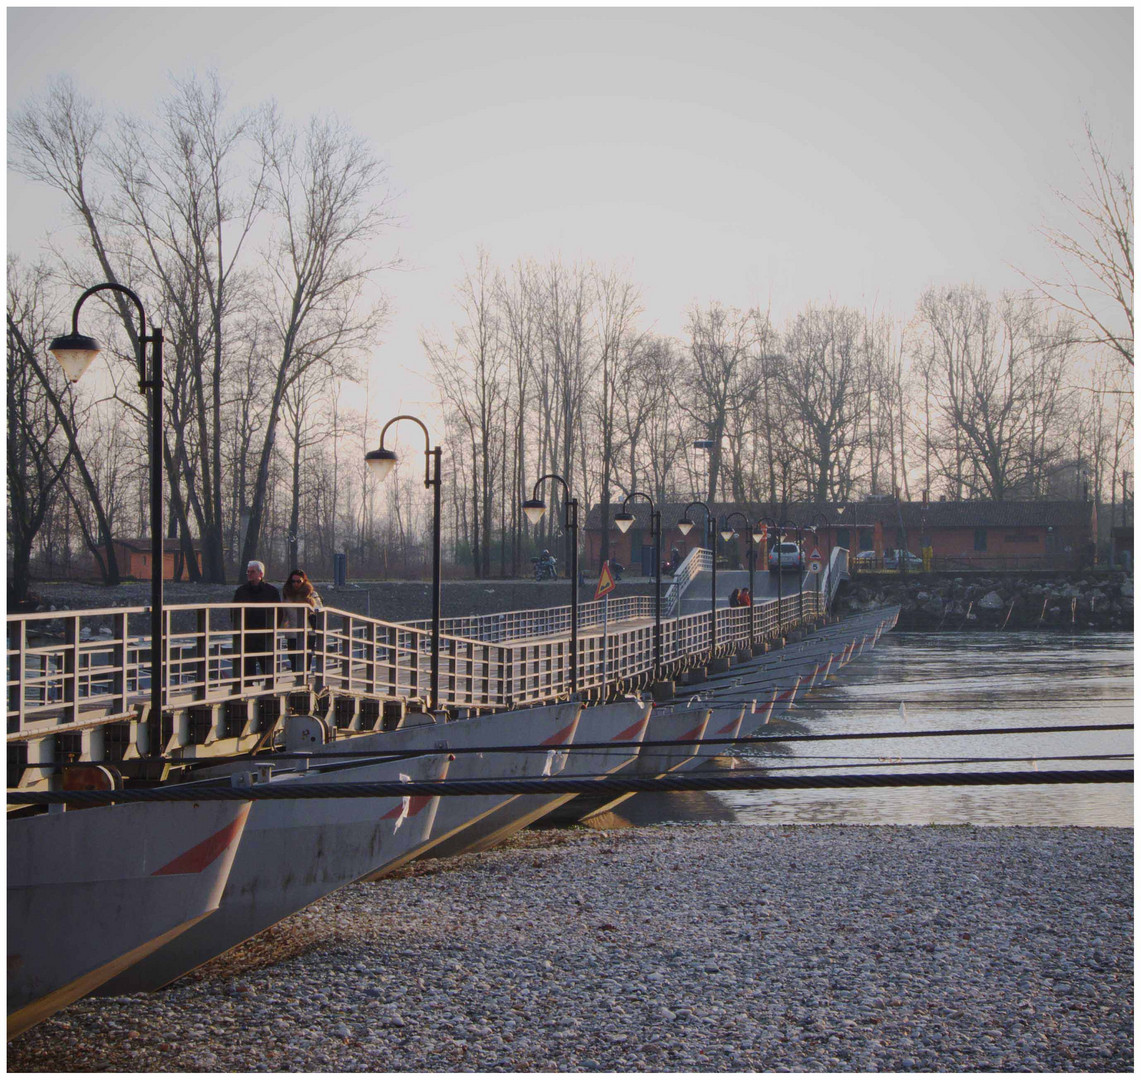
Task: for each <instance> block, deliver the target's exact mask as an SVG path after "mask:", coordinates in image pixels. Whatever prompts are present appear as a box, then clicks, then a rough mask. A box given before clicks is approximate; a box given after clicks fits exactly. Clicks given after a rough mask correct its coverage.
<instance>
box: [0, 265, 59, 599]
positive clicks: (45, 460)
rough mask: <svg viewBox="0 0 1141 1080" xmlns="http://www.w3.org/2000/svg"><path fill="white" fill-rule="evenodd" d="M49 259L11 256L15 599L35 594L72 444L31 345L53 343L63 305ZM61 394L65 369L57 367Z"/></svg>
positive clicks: (9, 461) (11, 591)
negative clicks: (55, 301) (38, 561)
mask: <svg viewBox="0 0 1141 1080" xmlns="http://www.w3.org/2000/svg"><path fill="white" fill-rule="evenodd" d="M46 277H47V272H46V270H44V268H43V267H42V266H37V267H33V268H32V269H31V270H29V271H27V272H24V271H23V270H22V268H21V267H20V266H19V264H18V263H17V261H16V260H15V259H13V258H9V259H8V311H7V314H8V352H7V391H8V396H7V421H8V427H7V458H6V461H5V464H6V467H7V480H8V515H7V522H8V546H9V548H10V550H11V553H12V560H11V564H10V566H9V573H8V603H9V606H12V605H16V606H19V605H21V604H23V603H24V602H25V600H26V599H27V596H28V587H29V584H30V579H31V574H30V566H31V557H32V550H33V546H34V544H35V542H36V538H37V536H38V535H39V532H40V529H41V528H42V527H43V524H44V521H45V520H46V518H47V516H48V514H49V512H50V511H51V509H52V506H53V504H54V503H55V501H56V499H57V497H58V494H59V490H60V486H61V484H60V481H61V480H62V478H63V476H64V473H65V472H66V470H67V468H68V465H69V464H70V462H71V449H70V447H69V446H68V444H67V440H66V438H64V437H63V435H62V432H61V430H60V416H59V414H58V413H57V412H56V410H55V409H54V408H53V407H52V403H51V401H50V400H49V398H48V394H47V392H46V390H45V388H44V386H43V384H42V383H41V382H40V380H39V378H38V377H37V375H36V372H35V369H34V368H33V367H32V365H31V364H29V363H28V354H29V353H30V352H35V351H42V350H43V349H45V348H46V346H47V341H48V339H49V335H50V334H52V333H53V331H52V329H51V327H52V326H55V325H58V312H56V311H55V310H53V308H52V307H51V306H50V304H49V301H48V298H47V295H46V289H45V280H46ZM49 378H50V379H51V380H52V381H53V383H55V384H56V389H55V393H56V395H57V397H58V396H59V394H60V393H61V392H62V383H63V376H62V374H51V375H49Z"/></svg>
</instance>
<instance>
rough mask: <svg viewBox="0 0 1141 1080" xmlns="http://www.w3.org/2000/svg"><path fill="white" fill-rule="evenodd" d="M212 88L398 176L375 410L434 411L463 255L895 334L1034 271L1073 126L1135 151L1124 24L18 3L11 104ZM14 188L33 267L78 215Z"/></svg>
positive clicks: (1014, 14) (17, 228)
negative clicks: (213, 74)
mask: <svg viewBox="0 0 1141 1080" xmlns="http://www.w3.org/2000/svg"><path fill="white" fill-rule="evenodd" d="M210 68H215V69H217V70H218V72H219V73H220V75H221V77H222V80H223V83H224V84H225V85H227V86H228V88H229V90H230V94H231V101H232V103H233V104H234V105H235V106H243V105H254V104H257V103H259V102H261V101H264V100H265V99H267V98H270V97H272V98H275V99H276V100H277V102H278V103H279V105H280V107H281V110H282V112H283V113H284V114H285V115H286V116H288V117H290V118H292V119H295V120H297V121H299V122H303V121H304V120H305V119H306V118H307V117H308V116H309V115H310V114H311V113H313V112H334V113H336V114H338V115H339V116H341V117H342V118H344V119H345V120H347V121H348V122H349V123H350V124H351V125H352V126H353V127H354V128H355V129H356V130H357V131H358V132H359V133H360V134H361V135H363V136H364V137H365V138H366V139H368V140H369V142H370V143H371V144H372V146H373V148H374V149H375V151H376V152H377V153H378V154H379V155H380V156H382V157H383V158H384V159H385V160H386V161H387V163H388V165H389V168H390V178H391V181H392V184H393V187H394V188H395V189H396V191H397V192H398V202H397V205H396V209H397V211H398V212H399V214H400V215H401V217H402V218H403V220H404V225H403V227H402V228H401V229H400V230H399V232H398V233H396V234H391V233H390V234H389V235H388V237H387V239H386V241H385V244H386V247H385V248H384V249H383V250H382V252H381V254H382V255H383V256H387V255H390V254H391V253H392V251H393V250H394V249H395V248H397V247H398V248H399V251H400V253H401V254H402V255H403V257H404V258H405V259H406V260H407V262H408V263H409V265H410V267H412V269H410V270H409V271H408V272H405V273H400V274H394V275H390V276H389V277H388V279H387V291H388V293H389V295H390V297H391V298H392V302H393V316H392V319H391V322H390V324H389V327H388V329H387V331H386V335H385V342H384V344H383V345H382V346H381V347H380V348H379V349H378V350H377V352H376V354H375V357H374V360H373V373H374V377H373V384H374V386H376V385H377V384H378V383H379V382H382V383H383V385H384V387H385V391H386V393H385V397H384V400H383V402H382V403H380V405H379V407H380V409H381V411H385V410H391V409H394V408H407V407H410V406H413V405H416V404H418V403H419V402H421V401H423V400H424V399H426V398H427V397H429V396H430V391H429V390H428V388H427V384H426V383H424V382H423V381H422V380H420V379H417V378H416V377H415V376H414V375H413V374H406V375H398V374H397V373H399V372H402V371H403V372H408V373H415V372H417V371H421V370H423V368H424V360H423V355H422V352H421V350H420V347H419V344H418V334H419V331H420V329H421V328H422V327H425V326H428V327H435V328H438V329H440V330H445V329H446V328H447V327H448V326H449V324H450V322H451V320H452V318H453V315H454V308H453V304H452V299H451V290H452V287H453V285H454V284H455V282H456V281H457V280H458V278H459V277H460V276H461V274H462V270H463V267H462V260H463V259H465V258H466V259H468V260H469V261H470V260H471V258H472V256H473V254H474V251H475V248H476V245H478V244H483V245H484V246H485V247H487V249H488V250H489V252H490V253H491V256H492V258H493V260H494V261H495V262H496V263H498V264H500V265H504V266H506V265H508V264H509V263H510V262H512V261H513V260H514V259H516V258H518V257H520V256H534V257H536V258H538V259H540V260H546V259H548V258H550V257H552V256H555V255H558V254H561V255H562V256H563V257H564V258H565V259H566V260H567V261H572V260H574V259H578V258H581V259H591V260H594V261H596V262H598V263H601V264H604V265H609V264H613V263H616V264H619V265H623V266H626V267H627V268H628V271H629V273H630V276H631V277H632V279H633V280H634V281H635V282H636V283H638V284H639V285H640V286H641V288H642V294H643V300H644V306H645V310H646V316H645V318H646V322H647V323H649V324H652V325H654V326H655V327H656V328H657V329H658V330H659V331H661V332H664V333H673V334H680V333H681V331H682V329H683V326H684V312H685V309H686V307H687V306H688V305H690V304H691V303H693V302H697V303H707V302H708V301H710V300H714V299H716V300H720V301H721V302H723V303H725V304H727V305H735V306H739V307H747V306H749V305H752V304H758V303H759V304H761V305H765V306H771V308H772V311H773V315H774V317H775V318H776V319H777V321H778V322H783V320H784V319H785V318H786V317H788V316H789V315H791V314H792V313H794V312H795V311H796V310H798V309H799V308H800V307H802V306H803V305H804V304H806V303H807V302H809V301H827V300H829V299H832V300H835V301H837V302H840V303H845V304H851V305H856V306H860V307H864V306H866V307H868V308H871V307H872V306H873V305H874V306H875V308H876V309H877V310H878V311H887V312H889V313H892V314H895V315H896V316H898V317H899V318H901V319H907V318H909V317H910V315H911V312H912V310H913V308H914V304H915V300H916V298H917V297H918V296H919V294H920V293H921V292H922V291H923V290H924V289H925V288H926V287H927V286H928V285H930V284H932V283H942V282H961V281H974V282H976V283H978V284H980V285H982V286H985V287H987V288H989V289H994V290H998V289H1001V288H1006V287H1018V286H1020V285H1021V284H1023V281H1022V279H1021V278H1020V277H1019V276H1018V274H1017V273H1016V271H1015V270H1014V269H1012V266H1018V267H1022V268H1024V269H1026V270H1029V271H1031V272H1033V271H1036V270H1045V268H1046V266H1047V262H1046V260H1047V259H1048V258H1049V253H1048V249H1047V248H1046V247H1045V245H1044V242H1043V241H1042V240H1041V238H1040V237H1039V236H1038V235H1037V234H1036V232H1035V229H1036V227H1037V226H1039V225H1041V224H1042V223H1043V222H1045V221H1047V220H1049V219H1050V217H1051V216H1052V215H1054V216H1056V202H1055V200H1054V198H1053V196H1052V194H1051V189H1052V188H1060V189H1063V190H1066V191H1071V192H1076V190H1077V186H1078V184H1079V181H1080V174H1079V171H1078V164H1077V160H1076V158H1075V154H1074V148H1075V147H1078V146H1080V144H1081V142H1082V138H1083V136H1082V127H1081V125H1082V115H1083V112H1084V113H1088V115H1089V116H1090V118H1091V120H1092V123H1093V126H1094V128H1095V131H1096V132H1097V133H1098V135H1099V137H1100V139H1101V140H1102V142H1103V143H1104V144H1105V145H1106V147H1107V148H1108V149H1110V150H1111V152H1112V155H1113V157H1114V158H1115V159H1116V160H1118V161H1119V162H1121V163H1126V162H1132V155H1133V104H1132V102H1133V11H1132V10H1131V9H1130V8H1123V7H1118V8H1097V9H1094V8H1069V9H1063V8H1020V9H1019V8H1016V9H1001V10H999V9H995V10H989V9H985V8H968V9H958V10H948V9H940V10H927V9H922V8H919V9H901V8H894V9H892V8H888V9H876V10H862V9H856V8H842V9H828V10H822V9H796V8H792V9H763V8H755V9H750V8H729V9H718V10H702V9H696V8H626V9H620V10H618V9H606V8H584V9H573V10H572V9H558V10H556V9H544V8H514V9H512V8H507V9H502V8H501V9H494V10H485V9H480V8H458V9H440V8H436V9H433V8H408V9H399V8H397V9H392V8H342V9H337V10H316V9H308V8H243V9H230V8H224V7H220V8H196V9H194V10H189V9H163V8H128V9H123V8H120V9H100V8H81V9H75V8H72V9H59V8H9V9H8V105H9V109H10V110H11V109H12V108H13V107H15V106H16V105H18V104H19V102H20V101H21V99H23V98H24V97H25V96H26V95H28V94H29V93H32V92H36V91H39V90H41V89H43V88H44V86H45V85H46V80H47V79H48V77H49V76H51V75H53V74H58V73H66V74H68V75H70V76H71V77H72V78H73V79H74V81H75V82H76V84H77V85H78V87H79V88H80V89H81V90H82V91H83V92H85V93H86V94H88V95H90V96H92V97H94V98H96V99H97V100H100V101H102V102H104V103H105V104H106V105H107V107H108V110H109V111H110V112H114V111H116V110H118V109H125V110H130V111H134V112H138V113H142V114H149V113H150V112H151V110H152V107H153V105H154V102H155V101H156V100H157V99H158V98H159V97H160V96H161V95H162V94H163V93H164V92H165V91H166V89H167V88H168V86H169V81H168V76H169V74H171V73H174V74H176V75H182V74H186V73H188V72H189V71H191V70H196V71H198V72H200V73H205V72H206V71H207V70H208V69H210ZM8 184H9V186H8V209H9V213H8V245H9V251H16V252H19V253H20V254H22V255H23V256H25V257H26V258H27V257H32V256H34V253H35V249H36V247H37V246H38V244H39V243H40V241H41V238H42V237H43V236H44V235H45V234H46V233H47V232H49V231H53V230H58V229H59V228H60V227H61V226H62V224H63V220H64V208H63V206H62V204H61V202H60V201H59V200H58V199H56V198H55V197H51V196H48V195H47V194H45V193H43V192H41V191H30V190H29V188H28V186H27V184H26V183H25V182H24V181H22V180H21V179H20V178H19V177H16V176H14V175H12V174H11V173H10V174H9V177H8ZM13 207H18V213H14V212H13ZM375 398H376V394H375V393H374V399H375ZM397 398H400V400H397ZM376 404H377V403H376V402H375V400H374V415H376V411H375V409H376ZM381 419H383V417H381Z"/></svg>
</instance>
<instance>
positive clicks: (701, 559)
mask: <svg viewBox="0 0 1141 1080" xmlns="http://www.w3.org/2000/svg"><path fill="white" fill-rule="evenodd" d="M712 569H713V553H712V552H711V551H710V550H709V549H708V548H693V549H692V550H691V551H690V552H689V553H688V554H687V555H686V557H685V558H684V559H682V561H681V566H679V567H678V568H677V570H676V571H675V572H674V579H673V583H672V584H671V585H670V587H669V588H668V589H667V590H666V595H665V600H664V602H663V604H662V615H663V616H668V615H672V614H673V612H674V608H676V607H677V605H678V604H679V603H680V601H681V598H682V595H683V594H684V593H685V590H686V589H688V588H689V586H690V583H691V582H692V581H693V579H694V578H695V577H697V575H698V574H700V573H701V572H702V571H704V570H712Z"/></svg>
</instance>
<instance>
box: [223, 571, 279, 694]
mask: <svg viewBox="0 0 1141 1080" xmlns="http://www.w3.org/2000/svg"><path fill="white" fill-rule="evenodd" d="M233 602H234V603H235V604H257V605H259V606H261V605H269V604H279V603H281V593H279V592H278V591H277V586H276V585H271V584H270V583H269V582H268V581H266V580H265V563H262V562H258V561H257V560H256V559H254V560H252V561H251V562H250V564H249V565H248V566H247V567H246V583H245V584H244V585H239V586H238V587H237V588H236V589H235V590H234V600H233ZM230 618H231V622H232V623H233V626H234V629H235V630H237V631H242V632H240V633H235V634H234V652H235V653H239V654H241V656H242V657H243V665H242V674H243V675H244V676H245V677H246V678H247V679H248V678H250V677H251V676H253V675H257V674H258V668H259V667H260V668H261V674H263V675H269V676H271V677H272V675H273V673H274V672H273V651H274V650H273V634H272V633H268V634H267V633H266V632H265V631H267V630H269V631H272V630H273V628H274V623H275V618H276V612H275V611H274V610H273V609H272V608H270V607H266V609H265V610H264V611H259V610H258V608H257V607H242V608H235V609H234V611H233V612H232V613H231V616H230ZM251 630H252V631H255V632H254V633H250V631H251ZM240 689H241V684H240V683H239V684H238V691H240Z"/></svg>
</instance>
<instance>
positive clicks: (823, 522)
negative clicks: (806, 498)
mask: <svg viewBox="0 0 1141 1080" xmlns="http://www.w3.org/2000/svg"><path fill="white" fill-rule="evenodd" d="M817 529H823V530H824V538H825V540H824V551H825V555H824V565H825V566H826V567H828V591H829V592H831V591H832V523H831V522H830V521H829V520H828V519H827V518H826V517H825V516H824V515H823V514H817V515H816V519H815V521H814V522H813V524H812V535H813V537H814V538H817V543H819V539H818V534H817ZM817 584H818V585H819V582H817ZM824 614H825V616H827V614H828V598H827V597H825V598H824Z"/></svg>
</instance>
